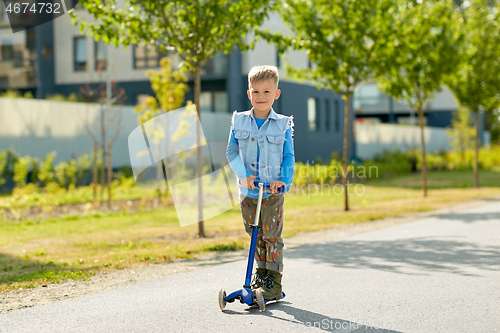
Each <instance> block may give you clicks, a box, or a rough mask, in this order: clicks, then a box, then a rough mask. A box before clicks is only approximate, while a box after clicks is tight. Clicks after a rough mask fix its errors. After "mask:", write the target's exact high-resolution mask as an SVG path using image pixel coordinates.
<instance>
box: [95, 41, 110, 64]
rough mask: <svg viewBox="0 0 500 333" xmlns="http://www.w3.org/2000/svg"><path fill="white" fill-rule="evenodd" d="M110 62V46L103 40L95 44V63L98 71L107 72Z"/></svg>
mask: <svg viewBox="0 0 500 333" xmlns="http://www.w3.org/2000/svg"><path fill="white" fill-rule="evenodd" d="M107 62H108V46H107V45H105V44H104V42H103V41H102V40H100V41H98V42H94V63H95V70H96V71H105V70H106V64H107Z"/></svg>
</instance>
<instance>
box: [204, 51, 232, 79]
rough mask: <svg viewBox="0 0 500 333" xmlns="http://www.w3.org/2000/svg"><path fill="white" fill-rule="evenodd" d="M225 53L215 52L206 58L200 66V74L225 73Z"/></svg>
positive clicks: (226, 62)
mask: <svg viewBox="0 0 500 333" xmlns="http://www.w3.org/2000/svg"><path fill="white" fill-rule="evenodd" d="M227 64H228V60H227V55H226V54H224V53H216V54H215V55H214V57H213V58H211V59H207V60H206V61H205V62H204V63H203V65H202V66H201V68H200V74H201V75H206V74H215V75H221V74H226V73H227Z"/></svg>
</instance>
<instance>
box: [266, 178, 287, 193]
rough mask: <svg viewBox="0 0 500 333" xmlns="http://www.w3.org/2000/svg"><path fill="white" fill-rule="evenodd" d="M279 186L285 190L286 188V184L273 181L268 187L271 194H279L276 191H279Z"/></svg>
mask: <svg viewBox="0 0 500 333" xmlns="http://www.w3.org/2000/svg"><path fill="white" fill-rule="evenodd" d="M281 186H285V188H286V184H285V183H284V182H282V181H281V180H273V181H272V182H271V183H270V184H269V187H270V188H271V193H279V192H278V189H279V188H280V187H281Z"/></svg>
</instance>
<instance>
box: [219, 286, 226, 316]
mask: <svg viewBox="0 0 500 333" xmlns="http://www.w3.org/2000/svg"><path fill="white" fill-rule="evenodd" d="M219 307H220V309H221V310H222V311H224V310H226V291H225V290H224V288H221V290H220V291H219Z"/></svg>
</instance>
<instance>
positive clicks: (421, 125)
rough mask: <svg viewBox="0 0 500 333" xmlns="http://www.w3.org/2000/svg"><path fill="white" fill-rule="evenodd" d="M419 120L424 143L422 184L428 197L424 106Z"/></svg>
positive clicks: (419, 112)
mask: <svg viewBox="0 0 500 333" xmlns="http://www.w3.org/2000/svg"><path fill="white" fill-rule="evenodd" d="M418 121H419V123H420V141H421V144H422V185H423V188H424V197H427V162H426V159H425V136H424V111H423V110H422V106H419V107H418Z"/></svg>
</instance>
